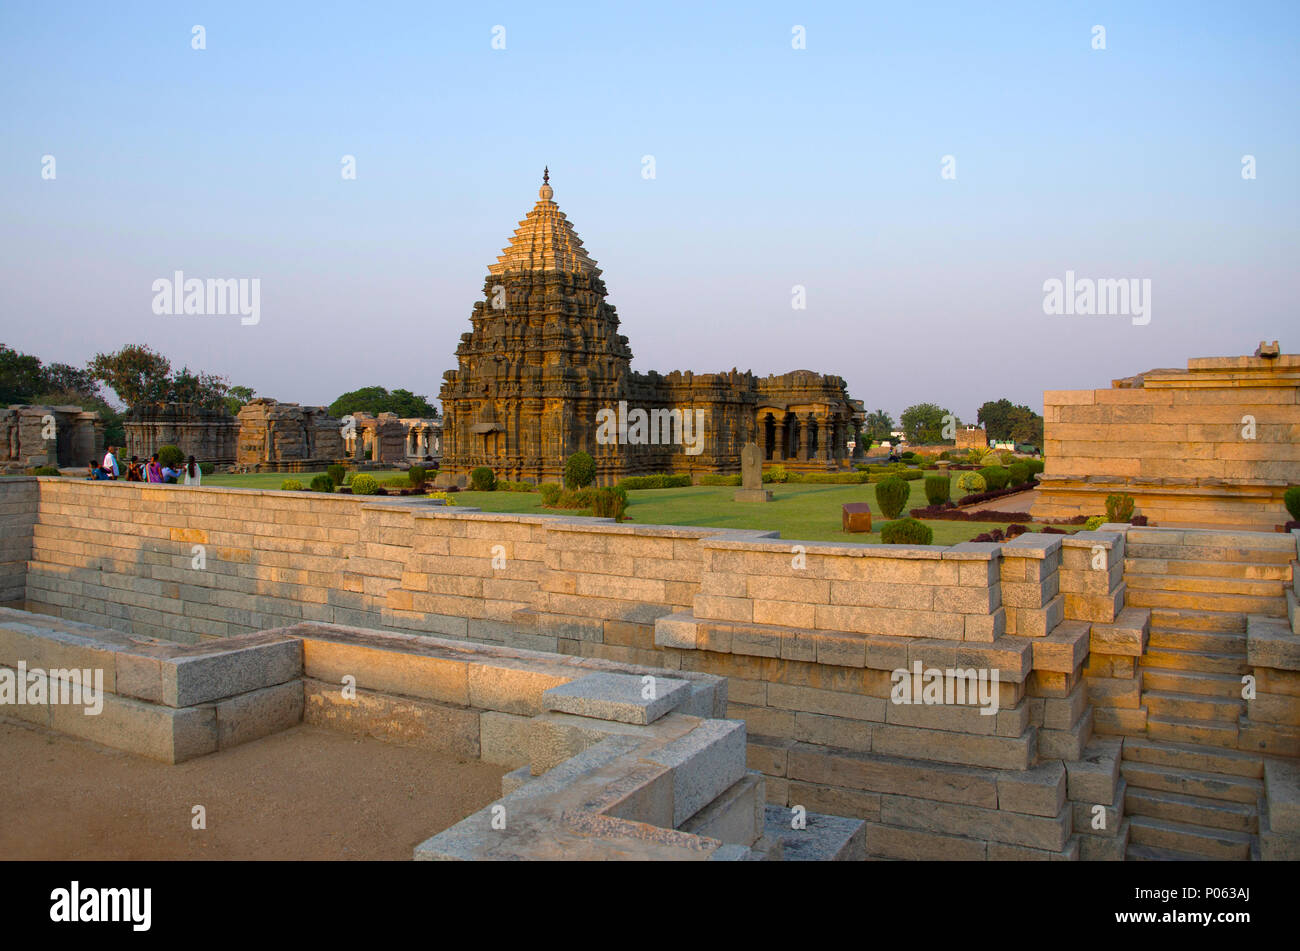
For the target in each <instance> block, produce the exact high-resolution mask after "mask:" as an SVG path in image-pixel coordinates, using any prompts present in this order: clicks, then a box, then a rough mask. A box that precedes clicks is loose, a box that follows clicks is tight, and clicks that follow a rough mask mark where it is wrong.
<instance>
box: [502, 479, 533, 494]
mask: <svg viewBox="0 0 1300 951" xmlns="http://www.w3.org/2000/svg"><path fill="white" fill-rule="evenodd" d="M497 491H498V492H536V491H537V486H535V485H533V484H532V483H531V482H507V481H505V480H504V479H501V480H499V481H498V482H497Z"/></svg>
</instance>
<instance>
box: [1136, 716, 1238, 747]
mask: <svg viewBox="0 0 1300 951" xmlns="http://www.w3.org/2000/svg"><path fill="white" fill-rule="evenodd" d="M1147 735H1148V736H1153V737H1155V738H1156V739H1158V740H1169V741H1171V742H1174V743H1188V744H1191V745H1193V746H1222V747H1225V748H1226V749H1236V748H1237V740H1238V735H1239V733H1238V729H1237V724H1236V723H1219V722H1212V721H1208V720H1193V719H1187V718H1185V717H1170V716H1163V717H1157V716H1152V715H1151V714H1149V713H1148V715H1147Z"/></svg>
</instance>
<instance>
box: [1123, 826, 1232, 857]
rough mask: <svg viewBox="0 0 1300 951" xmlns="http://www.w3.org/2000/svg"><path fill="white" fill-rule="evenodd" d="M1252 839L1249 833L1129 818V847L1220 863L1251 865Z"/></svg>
mask: <svg viewBox="0 0 1300 951" xmlns="http://www.w3.org/2000/svg"><path fill="white" fill-rule="evenodd" d="M1252 839H1253V836H1251V835H1250V833H1248V832H1232V831H1229V830H1227V829H1207V828H1204V827H1202V826H1194V825H1187V824H1185V823H1182V822H1170V821H1169V820H1167V819H1153V818H1152V817H1150V816H1130V817H1129V842H1130V843H1133V844H1136V845H1149V846H1154V847H1155V848H1158V849H1173V850H1174V851H1176V852H1187V853H1190V854H1191V855H1203V856H1205V857H1206V858H1209V859H1218V860H1220V861H1225V860H1226V861H1233V860H1236V861H1242V862H1246V861H1249V860H1250V846H1251V841H1252Z"/></svg>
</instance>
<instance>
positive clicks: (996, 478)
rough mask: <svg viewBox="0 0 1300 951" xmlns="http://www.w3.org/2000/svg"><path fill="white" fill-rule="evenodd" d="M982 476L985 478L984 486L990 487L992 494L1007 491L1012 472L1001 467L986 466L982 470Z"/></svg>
mask: <svg viewBox="0 0 1300 951" xmlns="http://www.w3.org/2000/svg"><path fill="white" fill-rule="evenodd" d="M980 475H982V476H983V477H984V484H985V485H987V486H988V487H989V491H990V492H996V491H997V490H998V489H1005V488H1006V487H1007V483H1008V482H1010V481H1011V473H1010V471H1009V470H1007V469H1004V468H1002V467H1001V466H985V467H984V468H983V469H981V470H980Z"/></svg>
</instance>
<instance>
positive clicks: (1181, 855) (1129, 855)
mask: <svg viewBox="0 0 1300 951" xmlns="http://www.w3.org/2000/svg"><path fill="white" fill-rule="evenodd" d="M1124 861H1125V862H1211V861H1213V859H1209V858H1206V857H1205V856H1204V855H1192V854H1191V853H1190V852H1176V851H1174V850H1173V849H1157V848H1155V847H1154V846H1150V845H1137V844H1136V843H1134V842H1133V841H1132V840H1130V841H1129V844H1128V849H1126V850H1125V852H1124Z"/></svg>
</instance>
